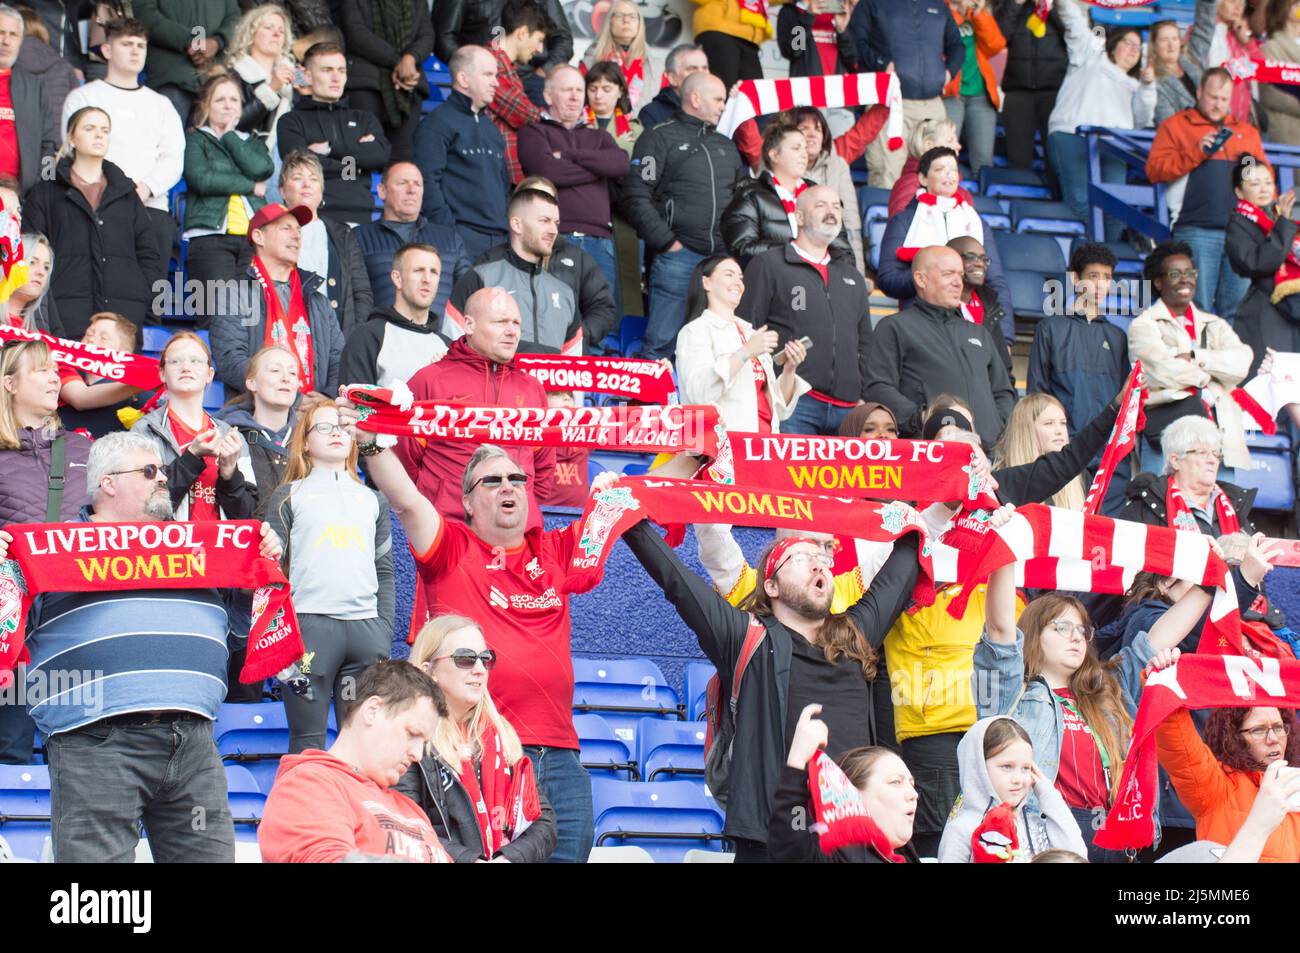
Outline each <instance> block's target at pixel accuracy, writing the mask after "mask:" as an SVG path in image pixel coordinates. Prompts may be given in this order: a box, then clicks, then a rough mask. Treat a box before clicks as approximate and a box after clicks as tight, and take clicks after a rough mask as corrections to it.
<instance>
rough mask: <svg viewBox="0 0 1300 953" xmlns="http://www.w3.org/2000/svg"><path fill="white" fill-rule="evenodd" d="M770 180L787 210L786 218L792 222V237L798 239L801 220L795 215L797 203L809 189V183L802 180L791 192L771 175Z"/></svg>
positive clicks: (782, 205)
mask: <svg viewBox="0 0 1300 953" xmlns="http://www.w3.org/2000/svg"><path fill="white" fill-rule="evenodd" d="M768 178H769V179H770V180H771V182H772V188H773V189H775V190H776V197H777V198H779V199H780V200H781V207H782V208H783V209H785V217H786V218H787V219H789V221H790V237H791V238H798V237H799V219H798V217H797V216H796V215H795V202H796V200H797V199H798V198H799V196H800V195H802V194H803V192H804V189H806V188H808V182H807V181H806V180H805V179H800V180H799V184H798V185H796V186H795V187H794V191H793V192H791V191H790V190H789V189H787V188H786V187H785V186H784V185H782V184H781V183H780V182H778V181H777V180H776V176H774V175H769V176H768Z"/></svg>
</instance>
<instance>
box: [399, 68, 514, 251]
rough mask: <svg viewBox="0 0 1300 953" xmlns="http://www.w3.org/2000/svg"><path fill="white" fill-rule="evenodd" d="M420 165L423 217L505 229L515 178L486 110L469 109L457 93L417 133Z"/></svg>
mask: <svg viewBox="0 0 1300 953" xmlns="http://www.w3.org/2000/svg"><path fill="white" fill-rule="evenodd" d="M415 164H416V165H418V166H419V167H420V172H421V174H423V175H424V205H423V206H422V208H421V209H420V210H421V211H422V212H423V213H424V217H425V218H427V219H429V220H430V221H432V222H437V223H438V224H439V225H447V226H449V227H451V228H456V227H458V226H468V227H470V228H473V229H475V230H476V231H480V232H504V231H505V230H506V206H507V205H508V204H509V201H510V175H509V173H508V172H506V141H505V139H503V138H502V136H501V132H500V130H498V129H497V127H496V126H494V125H493V124H492V117H491V116H489V115H488V113H487V110H480V111H479V112H478V113H477V114H475V113H474V111H473V110H472V109H470V104H469V97H468V96H466V95H465V94H464V93H461V92H457V91H456V90H454V89H453V90H452V91H451V92H450V93H448V94H447V99H446V101H445V102H443V104H442V105H441V106H439V107H438V108H437V109H435V110H433V112H431V113H429V115H427V116H425V117H424V118H423V119H421V120H420V125H419V127H418V128H417V129H416V130H415Z"/></svg>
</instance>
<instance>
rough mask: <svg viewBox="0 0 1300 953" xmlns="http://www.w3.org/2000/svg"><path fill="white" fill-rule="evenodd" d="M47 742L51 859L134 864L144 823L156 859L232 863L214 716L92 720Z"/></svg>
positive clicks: (162, 861) (232, 846)
mask: <svg viewBox="0 0 1300 953" xmlns="http://www.w3.org/2000/svg"><path fill="white" fill-rule="evenodd" d="M45 746H46V750H47V751H48V753H49V761H50V833H51V835H52V840H53V844H54V862H55V863H56V864H66V863H74V864H75V863H80V864H88V863H95V864H104V863H127V864H129V863H131V862H132V861H133V860H134V858H135V847H136V844H137V843H138V842H139V840H140V822H141V821H144V826H145V829H146V832H147V833H148V835H149V847H150V848H151V849H152V851H153V856H154V860H156V861H157V862H158V863H160V864H166V863H180V862H187V863H209V864H229V863H233V862H234V860H235V829H234V824H233V822H232V820H231V815H230V805H229V803H228V801H227V797H226V772H225V770H224V769H223V768H222V766H221V755H219V754H218V753H217V746H216V743H215V742H214V741H213V740H212V722H211V721H208V720H207V719H206V718H178V719H176V720H173V721H164V722H160V723H158V724H152V725H131V726H125V725H112V724H109V723H108V722H105V721H97V722H94V723H93V724H90V725H86V726H85V727H84V728H78V729H77V730H75V731H64V732H60V733H59V734H56V735H51V736H50V737H49V738H47V739H46V741H45Z"/></svg>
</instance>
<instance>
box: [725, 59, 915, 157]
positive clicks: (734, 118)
mask: <svg viewBox="0 0 1300 953" xmlns="http://www.w3.org/2000/svg"><path fill="white" fill-rule="evenodd" d="M877 105H884V106H888V107H889V118H888V119H886V120H885V135H886V136H887V137H888V139H887V145H888V146H889V148H890V149H891V150H892V149H901V148H903V90H902V86H900V85H899V80H898V77H897V76H896V75H895V74H893V73H841V74H837V75H834V76H791V77H789V78H787V79H746V80H742V81H741V82H739V83H737V84H736V86H735V95H734V96H732V97H731V98H730V99H729V100H727V108H726V109H724V110H723V112H722V118H721V119H720V120H718V132H720V133H722V134H723V135H724V136H730V135H733V134H734V133H735V131H736V129H737V127H739V126H740V125H741V123H743V122H745V121H746V120H749V119H753V118H755V117H757V116H766V115H769V114H770V113H778V112H781V111H782V110H785V109H793V108H794V107H795V106H816V107H817V108H818V109H836V108H842V107H846V106H877Z"/></svg>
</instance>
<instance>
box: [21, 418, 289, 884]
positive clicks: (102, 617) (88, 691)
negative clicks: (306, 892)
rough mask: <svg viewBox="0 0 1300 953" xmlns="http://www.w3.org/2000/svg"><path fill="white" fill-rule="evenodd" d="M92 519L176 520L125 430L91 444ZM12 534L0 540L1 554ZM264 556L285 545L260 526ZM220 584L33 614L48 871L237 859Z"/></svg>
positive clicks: (31, 674) (89, 597)
mask: <svg viewBox="0 0 1300 953" xmlns="http://www.w3.org/2000/svg"><path fill="white" fill-rule="evenodd" d="M86 485H87V487H88V488H89V489H90V493H91V505H90V506H88V507H86V508H85V509H84V510H82V512H81V519H82V520H83V521H88V522H110V523H111V522H138V521H144V520H168V519H171V518H172V505H171V499H170V496H169V494H168V491H167V471H166V469H165V468H164V467H163V466H162V465H161V461H160V460H159V458H158V454H157V452H156V451H155V450H154V446H153V443H152V442H151V441H150V440H148V439H147V438H145V437H141V436H139V435H138V434H131V433H113V434H109V435H107V436H104V437H101V438H100V439H99V440H97V441H95V444H94V446H93V447H92V448H91V451H90V458H89V460H88V461H87V463H86ZM12 539H13V537H12V536H10V535H9V534H8V533H5V532H0V560H2V559H4V558H5V556H6V555H7V553H8V547H9V543H10V542H12ZM261 552H262V554H263V555H265V556H268V557H270V558H273V559H277V558H279V556H280V542H279V540H278V539H277V538H276V536H275V534H274V533H273V532H271V530H270V527H269V526H267V525H266V524H263V526H262V546H261ZM226 629H227V619H226V609H225V606H224V603H223V600H222V595H221V593H220V592H219V591H218V590H215V589H190V590H160V589H130V590H120V591H112V592H69V593H46V594H44V595H42V596H40V597H39V598H38V599H37V600H36V603H35V605H34V606H33V608H32V612H31V615H30V621H29V626H28V639H27V644H28V647H29V650H30V652H31V656H32V659H31V665H30V666H29V667H28V670H27V683H26V691H27V706H28V710H29V711H30V712H31V715H32V718H33V719H35V721H36V726H37V728H38V729H39V730H40V732H41V734H42V735H43V736H44V737H45V745H46V751H47V754H48V759H49V765H50V815H51V824H50V826H51V833H52V835H53V836H52V839H53V846H54V860H55V862H56V863H106V862H121V863H130V862H131V861H132V860H133V859H134V856H135V848H136V844H137V843H138V841H139V839H140V837H139V825H140V822H141V821H143V822H144V826H145V829H146V831H147V832H148V836H149V844H150V847H151V849H152V851H153V856H154V859H155V860H156V861H159V862H162V863H165V862H176V861H192V862H194V861H197V862H205V861H206V862H231V861H233V860H234V843H235V838H234V827H233V824H232V821H231V815H230V808H229V805H228V803H227V796H226V777H225V771H224V770H223V768H222V765H221V755H220V754H219V753H218V752H217V746H216V743H215V741H214V739H213V735H212V722H213V718H214V717H215V716H216V713H217V707H218V706H219V705H220V704H221V700H222V698H223V697H224V696H225V693H226Z"/></svg>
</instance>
